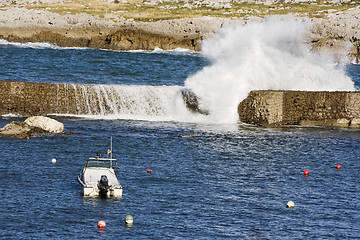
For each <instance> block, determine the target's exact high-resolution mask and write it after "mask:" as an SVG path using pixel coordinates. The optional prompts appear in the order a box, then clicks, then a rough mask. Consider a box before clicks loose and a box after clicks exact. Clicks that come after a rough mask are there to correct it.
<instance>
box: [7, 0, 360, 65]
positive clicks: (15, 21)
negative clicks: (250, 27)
mask: <svg viewBox="0 0 360 240" xmlns="http://www.w3.org/2000/svg"><path fill="white" fill-rule="evenodd" d="M3 1H4V0H3ZM54 1H56V0H54ZM6 2H8V0H5V3H6ZM43 2H44V1H43ZM263 2H266V1H263ZM5 3H4V2H3V8H2V9H1V15H0V39H5V40H7V41H10V42H22V43H24V42H47V43H51V44H55V45H57V46H61V47H88V48H101V49H111V50H139V49H142V50H154V49H155V48H161V49H164V50H169V49H176V48H185V49H190V50H194V51H200V50H201V41H202V40H203V39H205V38H207V37H209V36H211V35H213V34H214V33H216V32H218V31H219V30H220V29H221V28H224V27H227V26H231V25H234V24H247V23H249V22H254V21H263V19H266V18H267V17H263V18H260V17H248V18H246V19H245V20H244V19H243V18H222V17H221V18H220V17H208V16H205V17H199V18H181V19H172V20H159V21H155V22H139V21H134V20H133V19H117V20H116V21H114V20H113V17H114V16H115V15H114V14H113V15H112V16H110V17H109V16H107V17H100V16H93V15H90V14H86V13H78V14H71V13H70V14H65V15H60V14H57V13H53V12H50V11H47V10H34V9H28V8H26V7H24V5H21V1H17V2H16V3H15V4H11V5H6V4H5ZM27 3H28V2H27ZM0 6H1V5H0ZM4 6H5V7H4ZM298 17H299V18H308V17H306V16H298ZM359 18H360V6H359V5H357V6H356V5H355V6H354V7H352V8H349V9H347V10H346V11H340V12H339V11H337V12H331V11H330V12H328V13H327V14H326V16H325V17H324V18H311V21H312V23H313V27H312V29H311V33H309V37H308V39H309V41H308V42H309V44H310V45H311V47H312V48H313V49H316V50H327V51H331V52H334V53H344V51H346V53H347V54H348V55H349V56H350V58H351V61H353V62H357V63H359V59H360V19H359Z"/></svg>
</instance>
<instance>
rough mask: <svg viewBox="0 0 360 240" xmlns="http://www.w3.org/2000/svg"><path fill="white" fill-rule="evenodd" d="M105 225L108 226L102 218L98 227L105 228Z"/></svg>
mask: <svg viewBox="0 0 360 240" xmlns="http://www.w3.org/2000/svg"><path fill="white" fill-rule="evenodd" d="M105 226H106V223H105V221H103V220H101V221H99V222H98V228H105Z"/></svg>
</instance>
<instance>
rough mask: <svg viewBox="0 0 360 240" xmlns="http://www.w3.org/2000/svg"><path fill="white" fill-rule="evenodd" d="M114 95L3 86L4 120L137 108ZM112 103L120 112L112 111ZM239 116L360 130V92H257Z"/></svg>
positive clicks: (193, 102)
mask: <svg viewBox="0 0 360 240" xmlns="http://www.w3.org/2000/svg"><path fill="white" fill-rule="evenodd" d="M100 89H102V90H101V91H100ZM110 90H111V88H105V87H104V86H100V85H99V86H98V85H86V84H55V83H31V82H15V81H0V115H6V114H17V115H21V116H33V115H48V114H72V115H86V114H90V115H99V114H100V115H104V114H105V115H106V114H113V113H114V111H123V110H126V111H128V110H129V109H130V110H131V109H132V108H134V106H133V105H132V103H131V101H130V102H128V103H126V102H125V101H124V100H123V99H124V96H122V95H121V94H120V95H119V94H115V93H116V92H111V91H110ZM182 94H183V100H184V103H185V105H186V106H187V107H188V108H189V109H190V110H192V111H195V112H200V113H202V114H206V113H204V112H201V111H199V108H198V106H197V99H196V96H195V95H194V94H192V93H189V92H186V91H185V92H183V93H182ZM107 98H111V100H112V101H113V102H115V103H116V104H115V105H117V107H119V106H121V109H113V108H112V106H111V104H110V103H111V102H110V101H109V99H107ZM151 104H153V102H151V101H150V102H147V103H146V105H151ZM153 108H154V109H157V106H153ZM238 113H239V120H240V121H241V122H244V123H249V124H253V125H261V126H274V127H279V126H289V125H299V126H334V127H350V128H359V127H360V92H325V91H316V92H315V91H314V92H308V91H273V90H262V91H260V90H258V91H252V92H250V94H249V95H248V97H247V98H246V99H245V100H243V101H242V102H241V103H240V104H239V106H238Z"/></svg>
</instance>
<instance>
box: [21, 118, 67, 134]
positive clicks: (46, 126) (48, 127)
mask: <svg viewBox="0 0 360 240" xmlns="http://www.w3.org/2000/svg"><path fill="white" fill-rule="evenodd" d="M25 123H27V124H28V125H30V126H32V127H38V128H41V129H43V130H45V131H48V132H51V133H62V132H63V131H64V124H62V123H61V122H59V121H56V120H55V119H52V118H48V117H43V116H34V117H29V118H27V119H26V120H25Z"/></svg>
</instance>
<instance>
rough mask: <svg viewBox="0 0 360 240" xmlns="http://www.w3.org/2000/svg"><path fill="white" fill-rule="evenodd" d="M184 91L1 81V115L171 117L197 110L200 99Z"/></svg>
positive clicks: (158, 88)
mask: <svg viewBox="0 0 360 240" xmlns="http://www.w3.org/2000/svg"><path fill="white" fill-rule="evenodd" d="M182 91H183V90H182V88H181V87H178V86H170V87H169V86H123V85H90V84H55V83H32V82H15V81H0V95H1V96H0V115H5V114H18V115H22V116H32V115H47V114H65V115H92V116H94V115H95V116H111V115H114V116H120V117H121V116H123V117H126V118H132V117H134V116H139V117H140V118H141V117H145V118H146V117H163V116H171V115H172V114H174V111H177V112H178V111H179V110H180V111H181V110H183V111H187V112H189V111H188V110H191V108H194V106H196V102H195V104H194V101H196V99H194V98H191V95H190V96H188V94H184V93H182ZM184 103H185V104H184ZM186 106H187V107H188V108H186ZM131 116H132V117H131Z"/></svg>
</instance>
